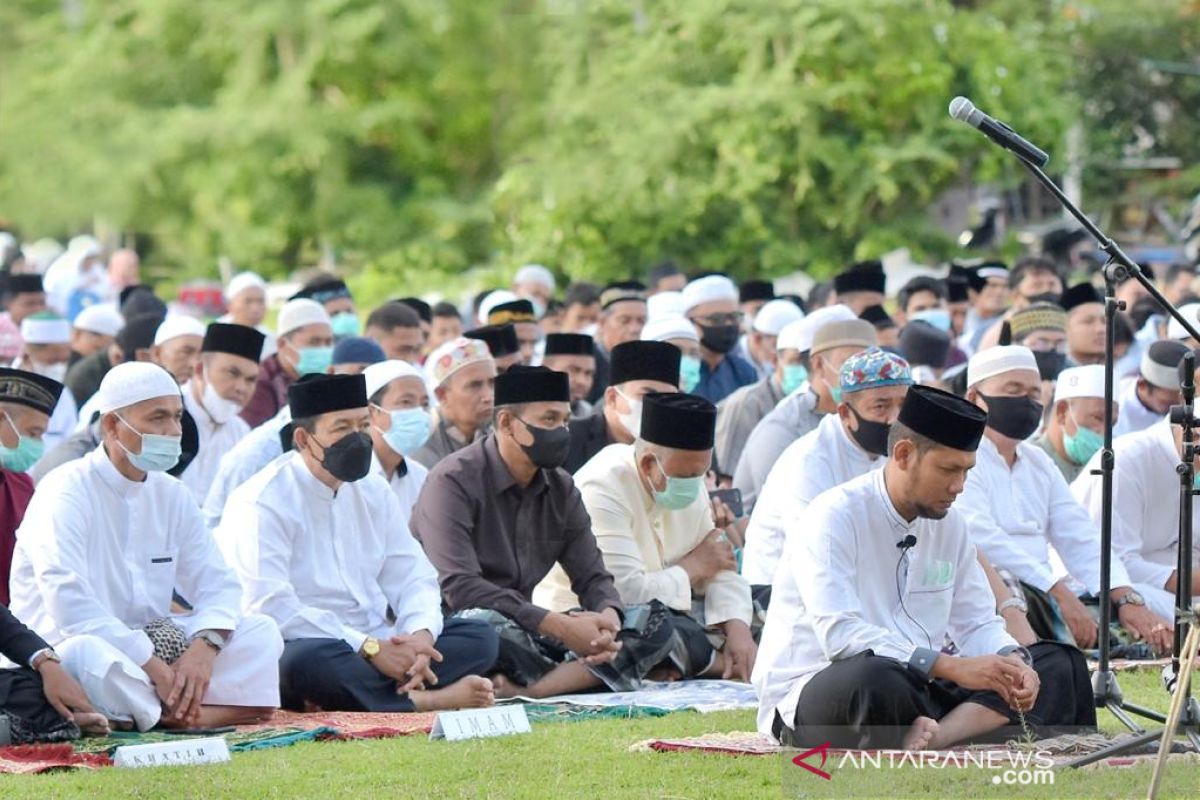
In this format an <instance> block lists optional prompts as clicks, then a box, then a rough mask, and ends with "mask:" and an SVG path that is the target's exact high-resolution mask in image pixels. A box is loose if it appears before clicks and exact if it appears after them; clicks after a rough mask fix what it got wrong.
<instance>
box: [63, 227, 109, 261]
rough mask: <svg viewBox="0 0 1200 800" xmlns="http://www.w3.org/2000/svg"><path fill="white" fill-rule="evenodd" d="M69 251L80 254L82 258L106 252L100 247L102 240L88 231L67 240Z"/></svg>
mask: <svg viewBox="0 0 1200 800" xmlns="http://www.w3.org/2000/svg"><path fill="white" fill-rule="evenodd" d="M67 251H68V252H70V253H74V254H76V255H78V256H79V258H80V260H82V259H85V258H87V257H88V256H98V255H100V254H101V253H103V252H104V251H103V250H102V249H100V242H99V241H97V239H96V237H95V236H90V235H88V234H86V233H81V234H80V235H79V236H76V237H74V238H73V239H71V241H69V242H67Z"/></svg>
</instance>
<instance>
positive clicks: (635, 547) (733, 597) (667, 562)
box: [533, 444, 753, 625]
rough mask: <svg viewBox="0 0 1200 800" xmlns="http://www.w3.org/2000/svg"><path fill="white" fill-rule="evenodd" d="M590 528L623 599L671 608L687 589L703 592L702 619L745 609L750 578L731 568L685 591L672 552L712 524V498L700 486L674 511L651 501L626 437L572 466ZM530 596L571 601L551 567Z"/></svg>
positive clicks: (545, 602)
mask: <svg viewBox="0 0 1200 800" xmlns="http://www.w3.org/2000/svg"><path fill="white" fill-rule="evenodd" d="M575 485H576V486H577V487H578V488H579V493H580V495H581V496H582V497H583V504H584V506H585V507H586V508H587V512H588V516H590V517H591V518H592V533H593V534H594V535H595V537H596V544H597V545H599V546H600V552H601V554H602V555H603V556H604V566H605V567H607V568H608V571H609V572H611V573H612V575H613V578H614V579H615V582H616V587H617V592H619V593H620V595H621V600H622V602H624V603H625V605H627V606H629V605H637V604H640V603H648V602H650V601H651V600H658V601H659V602H661V603H663V604H664V605H666V606H667V607H669V608H673V609H675V610H676V611H685V612H689V611H691V610H692V597H693V593H694V594H695V596H697V597H703V598H704V619H703V620H701V621H702V622H703V623H704V624H705V625H717V624H719V623H722V622H728V621H729V620H741V621H742V622H745V623H746V624H747V625H749V624H750V619H751V616H752V614H753V605H752V602H751V599H750V584H748V583H747V582H746V580H745V579H744V578H743V577H742V576H741V575H738V574H737V573H736V572H733V571H729V570H726V571H724V572H719V573H717V574H716V575H715V576H714V577H713V578H711V579H710V580H709V581H708V582H707V583H705V584H704V585H703V586H701V587H698V588H696V589H695V590H694V591H693V588H692V585H691V582H690V580H689V579H688V574H687V571H686V570H684V568H683V567H681V566H679V565H678V562H679V559H681V558H683V557H684V556H685V555H687V554H688V553H690V552H691V551H692V550H693V549H695V547H696V545H698V544H700V542H701V541H703V539H704V537H705V536H707V535H708V533H709V531H711V530H712V529H713V518H712V505H711V503H710V502H709V500H708V495H707V494H706V493H704V492H700V493H699V495H697V497H696V500H695V501H694V502H693V503H692V504H691V505H689V506H687V507H686V508H683V509H680V510H678V511H672V510H669V509H665V508H663V507H661V506H659V505H658V504H656V503H655V502H654V498H652V497H651V496H650V495H649V494H648V493H647V492H646V490H645V489H644V488H643V486H644V484H643V482H642V479H641V478H640V477H639V475H638V472H637V466H636V464H635V460H634V448H633V445H631V444H610V445H609V446H608V447H606V448H604V449H603V450H601V451H600V452H599V453H597V454H596V455H595V456H593V457H592V459H591V460H590V461H588V463H587V464H585V465H584V466H583V467H582V468H580V470H579V471H578V472H577V473H575ZM533 600H534V603H535V604H537V605H540V606H542V607H544V608H548V609H550V610H551V611H567V610H569V609H572V608H577V607H578V606H579V601H578V599H577V598H576V596H575V594H574V593H573V592H572V591H571V582H570V580H569V579H568V578H567V575H566V573H565V572H564V571H563V569H562V567H560V566H557V565H556V566H555V567H554V569H552V570H551V571H550V573H549V574H548V575H547V576H546V577H545V578H544V579H543V581H542V583H541V584H539V585H538V587H537V590H536V591H535V592H534V598H533Z"/></svg>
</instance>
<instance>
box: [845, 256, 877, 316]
mask: <svg viewBox="0 0 1200 800" xmlns="http://www.w3.org/2000/svg"><path fill="white" fill-rule="evenodd" d="M886 288H887V276H886V275H885V274H884V272H883V263H882V262H880V261H860V262H859V263H857V264H854V265H853V266H851V267H850V268H849V269H847V270H846V271H844V272H842V273H840V274H838V275H835V276H834V278H833V290H834V291H835V292H837V302H839V303H841V304H842V305H844V306H847V307H848V308H849V309H850V310H851V311H853V312H854V316H856V317H859V316H861V315H862V313H863V312H864V311H866V310H867V309H868V308H870V307H871V306H880V305H883V301H884V299H885V297H884V295H885V291H886Z"/></svg>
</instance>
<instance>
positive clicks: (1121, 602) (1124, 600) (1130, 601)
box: [1113, 589, 1146, 610]
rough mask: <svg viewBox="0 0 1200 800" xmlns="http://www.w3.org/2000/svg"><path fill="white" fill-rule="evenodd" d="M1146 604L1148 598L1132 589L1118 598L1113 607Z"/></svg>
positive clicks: (1119, 607)
mask: <svg viewBox="0 0 1200 800" xmlns="http://www.w3.org/2000/svg"><path fill="white" fill-rule="evenodd" d="M1144 605H1146V598H1144V597H1142V596H1141V595H1140V594H1138V593H1137V592H1135V591H1134V590H1133V589H1130V590H1129V591H1128V592H1126V593H1125V594H1123V595H1121V596H1120V597H1118V598H1117V599H1116V601H1114V602H1113V607H1114V608H1116V609H1118V610H1120V609H1122V608H1124V607H1125V606H1144Z"/></svg>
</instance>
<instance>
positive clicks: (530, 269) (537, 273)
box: [513, 264, 555, 292]
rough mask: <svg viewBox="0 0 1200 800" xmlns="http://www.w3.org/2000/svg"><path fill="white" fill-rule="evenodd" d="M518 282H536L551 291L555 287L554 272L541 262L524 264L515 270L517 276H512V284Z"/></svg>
mask: <svg viewBox="0 0 1200 800" xmlns="http://www.w3.org/2000/svg"><path fill="white" fill-rule="evenodd" d="M518 283H536V284H538V285H539V286H545V287H546V288H547V289H549V290H550V291H551V292H553V291H554V288H555V283H554V274H553V273H551V272H550V270H548V269H546V268H545V267H543V266H542V265H541V264H526V265H525V266H523V267H521V268H520V269H519V270H517V276H516V277H515V278H513V284H514V285H515V284H518Z"/></svg>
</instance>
